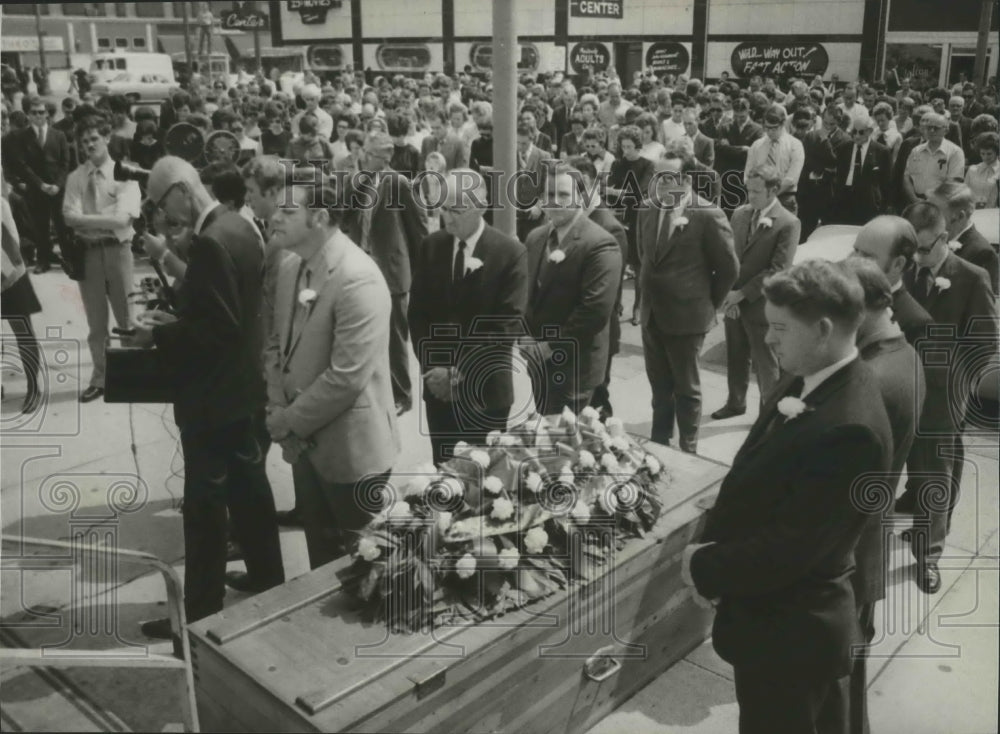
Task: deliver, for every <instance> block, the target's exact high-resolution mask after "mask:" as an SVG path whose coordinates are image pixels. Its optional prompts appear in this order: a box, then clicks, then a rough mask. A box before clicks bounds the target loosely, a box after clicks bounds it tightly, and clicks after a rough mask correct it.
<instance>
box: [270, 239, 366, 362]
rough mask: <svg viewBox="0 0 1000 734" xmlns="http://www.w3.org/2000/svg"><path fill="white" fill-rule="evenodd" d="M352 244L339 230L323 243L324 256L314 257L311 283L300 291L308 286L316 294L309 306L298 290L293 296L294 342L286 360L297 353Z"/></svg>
mask: <svg viewBox="0 0 1000 734" xmlns="http://www.w3.org/2000/svg"><path fill="white" fill-rule="evenodd" d="M340 239H345V240H347V241H346V242H344V241H338V240H340ZM351 245H353V243H352V242H351V241H350V240H349V239H348V238H347V236H346V235H344V234H343V233H342V232H340V231H338V232H336V233H335V234H334V235H333V237H332V238H330V240H329V241H328V242H326V243H325V244H324V245H323V248H322V249H321V251H320V252H321V253H322V256H321V257H316V258H313V261H312V271H311V275H310V278H309V283H308V285H307V284H305V283H300V284H299V285H300V288H299V292H301V291H302V290H305V289H306V288H308V289H310V290H312V291H314V292H315V293H316V296H315V298H313V300H312V302H311V303H310V304H309V305H307V306H304V305H301V304H300V303H299V300H298V298H299V294H298V292H297V293H295V294H294V296H293V297H294V299H295V312H294V314H295V315H294V317H293V318H292V343H291V345H290V346H289V348H288V354H287V355H286V357H285V361H286V362H287V361H289V360H291V358H292V355H293V354H295V348H296V347H297V346H298V345H299V341H300V340H301V339H302V333H303V332H304V331H305V327H306V324H307V323H309V319H310V318H311V317H312V314H313V311H315V309H316V303H317V301H319V299H320V297H321V296H322V295H323V289H324V288H325V287H326V284H327V281H329V280H330V276H331V275H332V273H333V271H334V270H335V269H336V268H337V265H338V264H339V263H340V261H341V260H342V259H343V258H344V256H345V254H346V253H347V247H349V246H351ZM294 286H295V283H294V281H293V283H292V287H293V288H294ZM286 323H287V322H286ZM286 338H287V337H286Z"/></svg>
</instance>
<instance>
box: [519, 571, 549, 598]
mask: <svg viewBox="0 0 1000 734" xmlns="http://www.w3.org/2000/svg"><path fill="white" fill-rule="evenodd" d="M550 584H551V582H550V581H549V580H548V578H546V576H545V574H544V573H543V572H541V571H536V570H534V569H530V568H522V569H519V570H518V572H517V584H516V585H517V588H518V589H520V590H521V591H522V592H524V593H525V594H526V595H527V597H528V598H529V599H541V598H542V597H543V596H548V594H550V593H552V592H551V589H550Z"/></svg>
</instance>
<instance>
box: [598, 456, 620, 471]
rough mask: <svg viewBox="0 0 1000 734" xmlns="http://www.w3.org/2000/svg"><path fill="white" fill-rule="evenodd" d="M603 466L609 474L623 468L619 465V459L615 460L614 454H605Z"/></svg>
mask: <svg viewBox="0 0 1000 734" xmlns="http://www.w3.org/2000/svg"><path fill="white" fill-rule="evenodd" d="M601 466H603V467H604V469H605V471H607V472H608V474H611V473H612V472H617V471H618V470H619V469H620V468H621V467H620V466H619V464H618V459H616V458H615V455H614V454H604V455H603V456H602V457H601Z"/></svg>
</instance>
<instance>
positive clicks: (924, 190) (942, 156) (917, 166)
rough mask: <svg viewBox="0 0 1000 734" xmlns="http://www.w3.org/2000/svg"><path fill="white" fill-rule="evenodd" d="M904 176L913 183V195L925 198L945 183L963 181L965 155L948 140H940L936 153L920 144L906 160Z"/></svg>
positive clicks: (924, 144) (925, 145) (925, 144)
mask: <svg viewBox="0 0 1000 734" xmlns="http://www.w3.org/2000/svg"><path fill="white" fill-rule="evenodd" d="M906 175H907V176H909V177H910V181H911V182H912V183H913V191H914V193H916V194H917V195H918V196H927V194H929V193H930V192H931V191H933V190H934V189H936V188H937V187H938V186H939V185H940V184H942V183H944V182H945V181H948V180H952V181H962V180H963V179H964V177H965V153H963V152H962V149H961V148H959V147H958V146H957V145H955V144H954V143H953V142H951V141H950V140H942V141H941V146H940V147H939V148H938V149H937V150H936V151H932V150H931V149H930V148H928V147H927V143H921V144H920V145H918V146H917V147H916V148H914V149H913V151H912V152H911V153H910V157H909V158H907V159H906Z"/></svg>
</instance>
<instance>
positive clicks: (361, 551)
mask: <svg viewBox="0 0 1000 734" xmlns="http://www.w3.org/2000/svg"><path fill="white" fill-rule="evenodd" d="M358 555H359V556H361V557H362V558H364V559H365V560H366V561H374V560H375V559H376V558H378V557H379V556H380V555H382V549H381V548H379V547H378V544H377V543H376V542H375V541H374V540H372V539H371V538H362V539H361V540H360V541H359V542H358Z"/></svg>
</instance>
